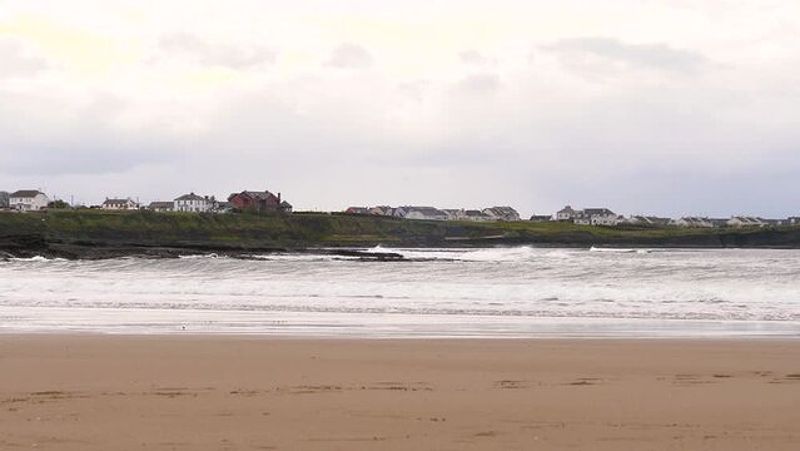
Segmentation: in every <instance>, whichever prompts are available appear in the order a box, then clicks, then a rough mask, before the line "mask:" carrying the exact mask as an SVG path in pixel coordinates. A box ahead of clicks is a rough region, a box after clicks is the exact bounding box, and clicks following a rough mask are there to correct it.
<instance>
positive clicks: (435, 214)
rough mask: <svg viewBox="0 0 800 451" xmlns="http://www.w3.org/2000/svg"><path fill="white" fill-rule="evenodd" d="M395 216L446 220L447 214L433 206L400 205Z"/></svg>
mask: <svg viewBox="0 0 800 451" xmlns="http://www.w3.org/2000/svg"><path fill="white" fill-rule="evenodd" d="M395 216H397V217H400V218H403V219H425V220H429V221H446V220H447V214H446V213H445V212H443V211H441V210H438V209H436V208H433V207H413V206H405V207H399V208H398V209H397V210H395Z"/></svg>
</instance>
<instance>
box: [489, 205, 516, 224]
mask: <svg viewBox="0 0 800 451" xmlns="http://www.w3.org/2000/svg"><path fill="white" fill-rule="evenodd" d="M483 213H484V214H485V215H487V216H490V217H491V218H492V219H493V220H495V221H519V220H520V217H519V213H517V210H514V209H513V208H511V207H491V208H484V209H483Z"/></svg>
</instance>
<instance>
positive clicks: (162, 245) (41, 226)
mask: <svg viewBox="0 0 800 451" xmlns="http://www.w3.org/2000/svg"><path fill="white" fill-rule="evenodd" d="M377 245H385V246H388V247H395V248H402V247H406V248H476V247H497V246H503V247H514V246H534V247H542V248H557V247H560V248H590V247H592V246H602V247H612V248H613V247H616V248H619V247H624V248H684V249H726V248H737V249H800V227H798V226H780V227H755V228H753V227H743V228H730V227H728V228H716V229H703V228H687V227H683V228H682V227H644V226H619V227H604V226H587V225H575V224H571V223H560V222H550V223H534V222H530V221H515V222H486V223H480V222H463V221H425V220H404V219H397V218H388V217H376V216H358V215H342V214H323V213H313V214H301V213H296V214H292V215H254V214H216V215H214V214H198V213H152V212H139V211H136V212H104V211H94V210H88V211H57V210H53V211H47V212H40V213H3V214H0V258H3V257H6V258H8V257H23V258H29V257H34V256H37V255H38V256H43V257H48V258H51V257H58V258H68V259H105V258H118V257H129V256H139V257H156V258H158V257H161V258H174V257H177V256H179V255H187V254H203V253H216V254H219V255H226V256H231V257H238V258H242V257H247V256H248V255H251V254H254V253H261V254H274V253H287V252H296V253H304V252H305V253H325V252H328V253H334V254H335V255H341V254H342V253H346V252H349V249H353V248H371V247H374V246H377ZM362 257H363V258H381V257H376V256H375V255H372V256H366V255H365V256H362ZM384 257H385V258H386V259H396V258H397V257H396V256H391V255H386V256H384Z"/></svg>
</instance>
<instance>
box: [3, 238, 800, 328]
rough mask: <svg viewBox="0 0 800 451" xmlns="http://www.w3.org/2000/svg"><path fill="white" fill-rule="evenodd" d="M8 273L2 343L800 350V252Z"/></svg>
mask: <svg viewBox="0 0 800 451" xmlns="http://www.w3.org/2000/svg"><path fill="white" fill-rule="evenodd" d="M368 251H371V252H396V253H398V254H401V255H403V256H404V257H405V259H404V260H401V261H375V260H369V259H360V258H357V257H335V256H330V255H309V254H271V255H253V256H250V258H249V259H238V258H225V257H218V256H216V255H207V256H192V257H186V258H179V259H142V258H122V259H111V260H76V261H68V260H61V259H52V260H49V259H44V258H32V259H12V260H7V261H2V262H0V332H5V333H14V332H99V333H124V334H152V333H175V334H204V333H217V334H219V333H229V334H272V335H281V336H331V337H653V338H657V337H737V336H750V337H755V336H757V337H794V338H800V251H797V250H680V249H658V250H656V249H650V250H643V249H598V248H592V249H540V248H532V247H515V248H486V249H388V248H376V249H372V250H368Z"/></svg>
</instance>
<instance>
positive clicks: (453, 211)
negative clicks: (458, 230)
mask: <svg viewBox="0 0 800 451" xmlns="http://www.w3.org/2000/svg"><path fill="white" fill-rule="evenodd" d="M442 212H444V214H446V215H447V220H448V221H463V220H465V219H467V213H466V212H465V211H464V209H463V208H445V209H443V210H442Z"/></svg>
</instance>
